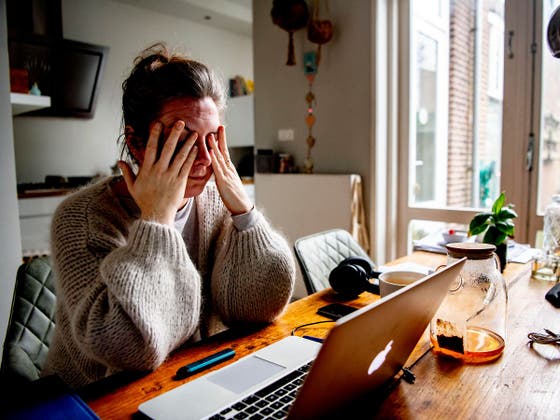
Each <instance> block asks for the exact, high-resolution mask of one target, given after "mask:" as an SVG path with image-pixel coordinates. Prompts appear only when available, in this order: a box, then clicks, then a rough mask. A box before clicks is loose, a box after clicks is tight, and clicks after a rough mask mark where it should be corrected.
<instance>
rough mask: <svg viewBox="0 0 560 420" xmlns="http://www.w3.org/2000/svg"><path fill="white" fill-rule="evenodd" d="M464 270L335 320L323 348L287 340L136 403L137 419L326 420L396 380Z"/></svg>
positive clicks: (448, 271) (451, 270)
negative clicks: (140, 416) (142, 415)
mask: <svg viewBox="0 0 560 420" xmlns="http://www.w3.org/2000/svg"><path fill="white" fill-rule="evenodd" d="M464 263H465V259H462V260H459V261H457V262H456V263H454V264H452V265H449V266H448V267H446V268H444V269H442V270H440V271H437V272H435V273H432V274H430V275H428V276H426V277H424V278H422V279H420V280H418V281H416V282H414V283H412V284H410V285H408V286H406V287H404V288H402V289H400V290H398V291H397V292H395V293H393V294H391V295H388V296H386V297H385V298H383V299H380V300H378V301H376V302H373V303H371V304H370V305H367V306H365V307H363V308H360V309H358V310H357V311H355V312H352V313H351V314H349V315H346V316H345V317H343V318H340V319H339V320H338V321H337V322H336V324H335V326H334V327H333V328H332V330H331V331H330V332H329V335H328V336H327V338H326V340H325V341H324V343H323V344H320V343H317V342H315V341H312V340H309V339H306V338H302V337H297V336H289V337H286V338H284V339H282V340H280V341H278V342H276V343H273V344H271V345H269V346H267V347H264V348H262V349H260V350H257V351H256V352H254V353H252V354H250V355H248V356H245V357H243V358H241V359H239V360H238V361H236V362H234V363H232V364H230V365H228V366H225V367H223V368H221V369H219V370H216V371H213V372H210V373H208V374H206V375H204V376H201V377H200V378H197V379H195V380H193V381H191V382H188V383H186V384H183V385H181V386H179V387H177V388H175V389H173V390H171V391H168V392H166V393H164V394H162V395H159V396H157V397H155V398H153V399H151V400H149V401H146V402H144V403H142V404H141V405H140V406H139V411H140V412H141V413H143V414H145V415H146V416H148V417H151V418H154V419H200V418H211V419H223V418H253V419H262V418H286V417H288V418H298V419H299V418H318V417H324V416H326V415H328V414H331V413H332V412H333V410H336V409H338V408H340V407H342V406H343V405H345V404H348V403H349V402H350V401H352V400H353V399H355V398H357V397H359V396H362V395H364V394H366V393H369V392H371V391H373V390H375V389H377V388H379V387H382V386H383V385H384V384H386V383H387V382H388V381H390V380H392V379H393V378H394V377H395V375H396V374H398V373H399V371H400V370H401V369H402V368H403V366H404V363H405V362H406V360H407V359H408V357H409V356H410V354H411V353H412V350H413V349H414V347H415V346H416V344H417V343H418V340H419V339H420V337H421V336H422V334H423V332H424V331H425V329H426V327H427V325H428V323H429V322H430V320H431V318H432V317H433V316H434V315H435V312H436V311H437V309H438V307H439V305H440V304H441V302H442V301H443V298H444V297H445V295H446V292H447V290H448V289H449V285H450V284H451V282H452V281H453V280H454V279H455V278H457V276H458V275H459V272H460V271H461V268H462V266H463V265H464ZM311 363H312V364H311ZM310 364H311V367H310V368H309V365H310ZM301 376H303V378H302V377H301ZM305 376H306V377H305ZM279 385H280V386H279ZM286 388H287V389H286Z"/></svg>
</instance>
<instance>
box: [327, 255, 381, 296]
mask: <svg viewBox="0 0 560 420" xmlns="http://www.w3.org/2000/svg"><path fill="white" fill-rule="evenodd" d="M378 275H379V273H378V272H377V271H375V265H372V263H371V262H370V261H369V260H367V259H366V258H364V257H349V258H346V259H345V260H343V261H341V262H340V263H339V264H338V265H337V266H336V267H335V268H334V269H333V270H332V271H331V274H330V275H329V283H330V284H331V287H332V288H333V290H334V291H336V292H338V293H340V294H341V295H344V296H346V297H356V296H358V295H359V294H360V293H362V292H370V293H375V294H379V282H377V281H376V282H375V283H371V282H370V279H372V278H377V276H378Z"/></svg>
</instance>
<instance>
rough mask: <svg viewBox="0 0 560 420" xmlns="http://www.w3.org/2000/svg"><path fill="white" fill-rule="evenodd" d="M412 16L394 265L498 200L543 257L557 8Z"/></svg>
mask: <svg viewBox="0 0 560 420" xmlns="http://www.w3.org/2000/svg"><path fill="white" fill-rule="evenodd" d="M407 6H408V8H406V7H405V8H403V13H402V14H404V15H405V16H403V15H402V14H401V20H400V24H401V29H402V31H401V33H402V38H401V41H400V48H401V51H405V52H407V54H408V60H403V63H404V66H406V68H404V67H401V69H402V70H403V71H405V72H407V74H408V78H404V80H405V82H404V83H402V80H403V79H401V89H403V90H404V91H405V92H408V96H407V95H401V96H400V98H401V101H400V104H399V109H400V111H401V112H400V115H401V116H402V118H401V123H400V135H399V147H400V148H401V150H403V151H404V152H401V153H400V154H399V167H401V168H406V171H407V174H406V176H405V177H404V179H403V182H400V183H399V193H398V196H399V211H398V226H397V234H398V236H399V237H403V238H404V237H406V238H408V240H407V242H406V243H399V245H398V249H397V252H398V254H399V255H403V254H405V253H407V252H410V250H411V247H412V241H413V240H415V239H419V238H421V237H423V236H425V235H427V234H429V233H431V232H437V231H444V230H445V229H449V228H454V229H466V228H467V224H468V223H469V221H470V220H471V219H472V217H473V216H474V215H475V214H476V213H477V212H479V211H481V210H482V209H488V208H490V206H491V204H492V202H493V201H494V199H495V198H496V197H497V196H498V195H499V194H500V192H502V191H504V192H505V193H506V197H507V202H508V203H510V202H511V203H513V204H514V205H515V208H516V211H517V213H518V214H519V218H518V219H516V220H515V225H516V236H515V239H516V240H517V242H520V243H530V244H531V245H533V246H535V245H536V246H540V236H541V235H540V231H541V230H542V214H543V210H544V208H545V207H546V205H547V204H548V203H549V202H550V201H551V196H552V195H553V194H560V60H558V59H554V58H553V57H552V55H551V54H550V51H549V49H548V45H547V43H546V29H547V24H548V20H549V18H550V16H551V14H552V12H553V11H554V10H555V8H556V7H558V6H560V0H531V1H528V0H508V1H507V2H505V1H504V0H439V1H438V0H433V1H430V7H427V6H426V4H425V2H421V1H409V2H408V3H407ZM407 31H409V32H407ZM407 63H410V65H408V64H407ZM403 97H407V98H408V100H402V98H403ZM401 184H402V185H401Z"/></svg>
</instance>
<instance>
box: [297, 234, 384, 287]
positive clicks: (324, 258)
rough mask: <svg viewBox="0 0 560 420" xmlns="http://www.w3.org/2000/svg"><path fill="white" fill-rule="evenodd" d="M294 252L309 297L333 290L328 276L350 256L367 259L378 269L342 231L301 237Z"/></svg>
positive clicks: (350, 237)
mask: <svg viewBox="0 0 560 420" xmlns="http://www.w3.org/2000/svg"><path fill="white" fill-rule="evenodd" d="M294 251H295V254H296V257H297V260H298V263H299V266H300V268H301V273H302V275H303V281H304V282H305V287H306V288H307V293H309V294H312V293H315V292H317V291H319V290H323V289H326V288H327V287H330V285H329V274H330V273H331V271H332V270H333V268H335V267H336V266H337V265H338V264H339V263H340V262H341V261H342V260H344V259H346V258H348V257H364V258H366V259H367V260H368V261H369V262H370V263H371V265H372V267H375V265H374V264H373V261H371V259H370V258H369V256H368V255H367V253H366V252H365V251H364V250H363V248H362V247H361V246H360V244H358V242H356V240H355V239H354V238H353V237H352V235H350V233H348V232H347V231H345V230H343V229H332V230H327V231H324V232H319V233H315V234H313V235H309V236H305V237H303V238H299V239H297V240H296V241H295V243H294Z"/></svg>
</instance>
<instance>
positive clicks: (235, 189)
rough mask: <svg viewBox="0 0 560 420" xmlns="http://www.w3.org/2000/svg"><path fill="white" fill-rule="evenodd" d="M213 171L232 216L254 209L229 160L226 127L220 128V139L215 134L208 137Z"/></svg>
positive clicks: (223, 199)
mask: <svg viewBox="0 0 560 420" xmlns="http://www.w3.org/2000/svg"><path fill="white" fill-rule="evenodd" d="M208 145H209V146H210V156H211V157H212V169H213V171H214V177H215V178H216V186H217V187H218V191H219V193H220V196H221V197H222V201H223V202H224V204H225V206H226V207H227V208H228V210H229V211H230V213H231V214H232V215H237V214H243V213H247V212H248V211H249V210H251V209H252V208H253V203H251V200H249V197H248V196H247V192H246V191H245V188H243V183H242V182H241V179H240V178H239V175H238V174H237V171H236V170H235V166H233V163H232V162H231V160H230V158H229V151H228V148H227V143H226V133H225V130H224V126H222V125H221V126H220V127H218V139H217V140H216V136H215V135H214V134H209V135H208Z"/></svg>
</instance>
